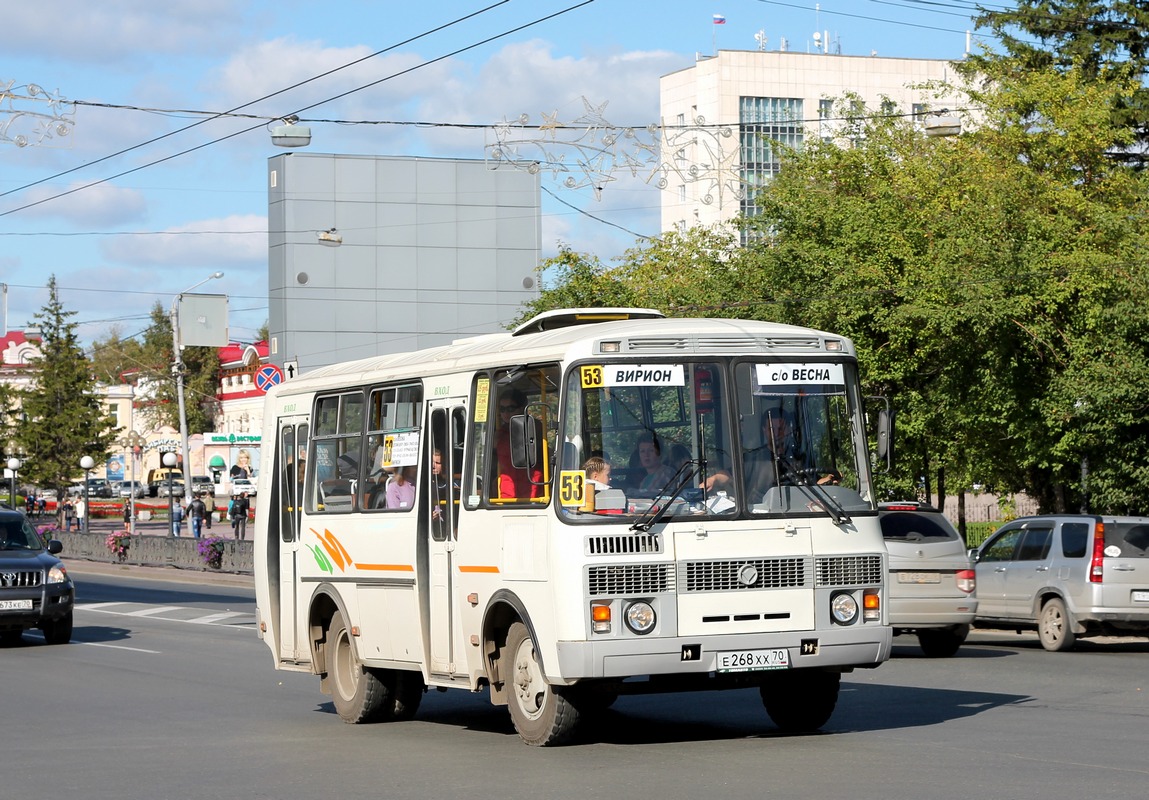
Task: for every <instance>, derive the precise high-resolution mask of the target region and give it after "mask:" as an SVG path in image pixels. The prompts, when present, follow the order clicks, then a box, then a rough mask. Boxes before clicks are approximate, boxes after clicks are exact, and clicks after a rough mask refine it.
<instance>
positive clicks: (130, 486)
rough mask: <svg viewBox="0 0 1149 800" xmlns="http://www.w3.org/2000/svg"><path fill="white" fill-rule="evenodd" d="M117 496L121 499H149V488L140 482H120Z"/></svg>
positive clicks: (117, 486)
mask: <svg viewBox="0 0 1149 800" xmlns="http://www.w3.org/2000/svg"><path fill="white" fill-rule="evenodd" d="M116 494H118V495H119V496H120V497H147V496H148V487H146V486H144V485H143V484H142V483H140V482H139V481H119V482H118V483H117V484H116Z"/></svg>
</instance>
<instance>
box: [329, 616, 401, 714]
mask: <svg viewBox="0 0 1149 800" xmlns="http://www.w3.org/2000/svg"><path fill="white" fill-rule="evenodd" d="M324 649H325V653H324V654H325V656H326V661H327V677H328V679H329V683H330V685H331V698H332V700H333V701H334V702H335V711H336V712H337V713H338V714H339V716H340V717H341V718H342V719H343V721H344V722H346V723H348V724H349V725H358V724H359V723H363V722H375V721H377V720H379V719H381V718H382V717H383V716H384V713H383V712H384V706H385V704H386V701H387V699H388V696H389V695H390V692H389V691H388V687H387V686H386V684H385V683H384V682H383V681H381V680H380V679H379V676H378V674H377V673H376V672H374V671H371V670H367V669H364V668H363V665H362V664H361V663H360V662H359V657H358V656H357V655H356V654H355V644H354V643H353V642H352V641H351V631H350V630H348V628H347V621H346V620H344V619H343V615H342V614H336V615H335V618H334V619H332V620H331V626H330V627H329V628H328V629H327V643H326V644H325V645H324Z"/></svg>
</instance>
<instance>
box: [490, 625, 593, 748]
mask: <svg viewBox="0 0 1149 800" xmlns="http://www.w3.org/2000/svg"><path fill="white" fill-rule="evenodd" d="M502 658H503V659H504V663H503V664H502V665H501V666H500V670H499V671H500V673H502V674H503V675H504V676H505V678H504V679H505V680H506V682H507V704H508V705H509V706H510V710H511V720H512V721H513V722H514V723H515V730H516V731H518V733H519V736H520V737H522V740H523V741H524V742H526V743H527V744H530V745H540V746H546V745H555V744H562V743H563V742H565V741H566V740H567V739H569V738H570V736H571V734H572V733H573V732H574V729H575V725H577V724H578V711H577V710H576V709H575V707H574V705H572V704H571V703H570V701H569V700H568V699H567V698H566V697H565V695H564V694H563V692H562V690H561V689H560V688H559V687H555V686H551V685H549V684H548V683H547V681H546V677H545V676H544V675H543V671H542V669H541V668H540V667H539V662H538V657H537V655H536V653H535V643H534V641H532V640H531V637H530V634H529V633H528V632H527V626H526V625H523V623H521V622H516V623H515V624H513V625H511V628H510V630H509V631H507V646H506V649H505V650H504V653H503V656H502Z"/></svg>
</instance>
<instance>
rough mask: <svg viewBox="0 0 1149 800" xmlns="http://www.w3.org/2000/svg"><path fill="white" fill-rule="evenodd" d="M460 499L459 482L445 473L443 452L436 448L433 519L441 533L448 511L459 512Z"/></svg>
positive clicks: (434, 452)
mask: <svg viewBox="0 0 1149 800" xmlns="http://www.w3.org/2000/svg"><path fill="white" fill-rule="evenodd" d="M458 497H459V482H458V480H456V479H454V478H448V477H447V473H446V472H444V471H443V452H442V451H441V450H440V449H439V448H437V447H436V448H435V450H434V451H433V453H432V454H431V519H432V521H433V522H434V524H435V525H436V527H437V528H438V529H439V530H440V531H442V530H443V529H444V522H445V520H446V519H447V515H446V509H447V508H448V507H450V508H451V509H452V510H453V511H457V510H458V509H457V507H456V505H455V504H456V503H457V502H458Z"/></svg>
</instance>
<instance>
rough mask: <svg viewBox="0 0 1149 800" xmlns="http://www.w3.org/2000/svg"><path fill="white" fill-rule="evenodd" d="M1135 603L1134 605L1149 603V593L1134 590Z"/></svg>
mask: <svg viewBox="0 0 1149 800" xmlns="http://www.w3.org/2000/svg"><path fill="white" fill-rule="evenodd" d="M1133 602H1134V603H1149V591H1145V590H1143V589H1134V590H1133Z"/></svg>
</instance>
